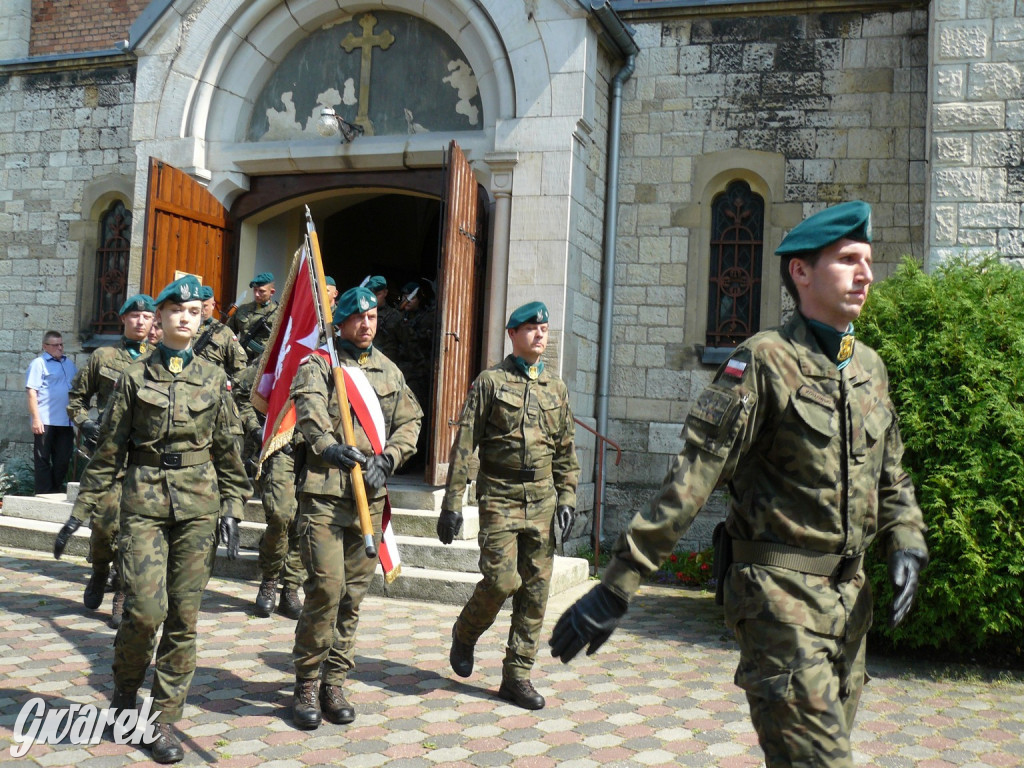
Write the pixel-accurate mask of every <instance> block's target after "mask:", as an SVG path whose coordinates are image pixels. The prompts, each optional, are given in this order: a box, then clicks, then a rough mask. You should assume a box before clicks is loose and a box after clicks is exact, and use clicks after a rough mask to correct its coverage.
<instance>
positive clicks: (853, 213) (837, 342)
mask: <svg viewBox="0 0 1024 768" xmlns="http://www.w3.org/2000/svg"><path fill="white" fill-rule="evenodd" d="M870 215H871V209H870V207H869V206H868V205H867V203H863V202H859V201H855V202H851V203H844V204H842V205H838V206H834V207H832V208H828V209H825V210H824V211H822V212H820V213H817V214H815V215H814V216H811V217H810V218H808V219H807V220H805V221H804V222H802V223H801V224H800V225H799V226H797V227H795V228H794V229H793V230H792V231H791V232H790V233H789V234H788V235H787V236H786V238H785V239H784V240H783V242H782V244H781V245H780V246H779V249H778V250H777V251H776V253H777V254H779V255H780V256H781V257H782V264H781V268H782V270H783V271H782V275H783V280H784V282H785V283H786V287H787V289H788V290H789V291H790V293H791V294H792V295H793V296H794V298H795V299H796V300H797V307H798V312H797V313H795V314H794V316H793V317H792V319H791V320H790V321H789V322H788V323H787V324H786V325H785V326H783V327H782V328H779V329H776V330H771V331H765V332H763V333H759V334H756V335H755V336H753V337H751V338H750V339H748V340H747V341H746V342H744V343H743V344H741V345H740V346H739V347H738V348H737V349H736V350H735V352H733V354H732V357H731V358H730V359H729V360H728V361H727V362H726V363H725V364H724V365H723V366H722V367H721V368H720V369H719V370H718V373H717V375H716V376H715V379H714V382H713V383H712V384H711V385H710V386H709V387H708V388H707V389H705V390H704V392H703V393H702V394H701V395H700V397H699V398H698V399H697V402H696V404H695V405H694V407H693V408H692V410H691V411H690V414H689V415H688V416H687V418H686V423H685V426H684V428H683V435H682V436H683V439H684V441H685V444H684V447H683V451H682V453H681V454H680V455H679V456H678V457H677V458H676V460H675V463H674V464H673V466H672V467H671V469H670V470H669V473H668V475H667V476H666V478H665V482H664V484H663V486H662V488H661V491H660V493H659V494H658V495H657V496H656V497H655V499H654V500H653V501H652V503H651V507H650V510H649V511H648V512H647V514H642V513H638V514H637V515H636V516H635V517H634V518H633V521H632V523H631V524H630V526H629V528H628V530H627V531H626V532H625V533H624V534H623V535H622V536H621V537H620V538H619V540H618V543H617V544H616V545H615V548H614V556H613V560H612V562H611V563H610V565H609V566H608V568H607V570H606V571H605V573H604V576H603V578H602V583H601V584H600V585H599V586H597V587H596V588H595V589H594V590H592V591H591V592H590V593H588V594H587V595H585V596H584V597H583V598H582V599H581V600H580V601H579V602H577V603H576V605H574V606H573V607H571V608H570V609H569V610H568V611H567V612H566V613H565V614H564V615H563V616H562V617H561V618H560V619H559V621H558V624H557V625H556V627H555V631H554V634H553V635H552V638H551V646H552V653H553V654H554V655H555V656H557V657H559V658H561V659H562V661H565V662H567V661H569V660H570V659H571V658H572V657H573V656H575V655H576V653H578V652H579V651H580V650H581V649H582V648H583V647H584V646H589V647H588V651H587V652H588V654H589V653H593V652H594V651H596V650H597V649H598V648H599V647H600V645H601V644H602V643H603V642H604V641H605V640H607V639H608V636H609V635H610V634H611V633H612V631H613V630H614V628H615V626H616V625H617V624H618V622H619V620H620V619H621V617H622V616H623V614H624V613H625V611H626V608H627V604H628V600H629V599H630V596H631V595H632V594H633V593H634V592H636V590H637V589H638V588H639V586H640V582H641V579H642V578H643V576H644V575H646V574H649V573H651V572H652V571H654V570H655V569H656V568H657V567H658V564H659V563H661V562H662V561H663V559H664V558H665V557H666V556H667V555H668V554H669V553H670V552H671V550H672V548H673V547H674V546H675V543H676V541H677V540H678V539H679V537H680V536H681V535H682V534H683V533H685V532H686V530H687V528H688V527H689V526H690V524H691V522H692V521H693V519H694V517H695V516H696V514H697V513H698V511H699V510H700V508H701V506H702V505H703V504H704V502H705V501H706V500H707V498H708V495H709V494H710V493H711V492H712V491H713V490H714V489H715V486H716V485H718V484H719V483H722V482H725V483H728V485H729V490H730V497H731V508H730V512H729V515H728V518H727V520H726V523H725V530H726V532H727V537H726V538H725V540H724V541H723V544H724V546H723V547H722V548H721V550H720V552H718V553H716V558H717V557H719V556H721V555H728V556H731V559H732V564H731V566H730V567H728V570H727V571H726V573H725V575H724V577H723V583H722V585H721V586H722V593H723V594H722V598H723V600H724V605H725V620H726V623H727V624H728V625H729V626H730V627H731V628H732V629H733V630H734V631H735V633H736V638H737V640H738V642H739V646H740V661H739V665H738V667H737V670H736V684H737V685H738V686H740V687H741V688H742V689H743V690H744V691H745V692H746V695H747V701H748V703H749V705H750V714H751V719H752V721H753V723H754V728H755V730H756V731H757V735H758V739H759V741H760V744H761V747H762V749H763V750H764V753H765V758H766V761H767V765H768V766H770V768H777V767H778V766H830V768H848V767H849V766H851V765H852V757H851V749H850V731H851V729H852V726H853V720H854V715H855V714H856V711H857V705H858V702H859V700H860V694H861V689H862V687H863V684H864V681H865V671H864V648H865V643H864V638H865V634H866V633H867V631H868V627H869V626H870V624H871V620H872V605H871V602H872V601H871V594H870V589H869V585H868V581H867V577H866V576H865V574H864V569H863V567H862V564H863V555H864V550H865V549H867V547H868V546H869V545H870V544H871V543H872V541H873V540H874V539H875V538H876V537H878V538H880V539H881V542H882V545H883V546H884V547H885V548H886V552H887V555H888V562H889V575H890V579H891V581H892V583H893V587H894V593H895V599H894V602H893V606H892V613H891V618H890V620H891V622H892V623H893V624H894V625H895V624H898V623H899V622H900V621H901V620H902V619H903V618H904V616H905V615H906V613H907V611H908V610H909V609H910V606H911V603H912V602H913V598H914V594H915V592H916V590H917V584H918V578H919V572H920V570H921V568H923V567H924V565H925V564H926V563H927V560H928V555H927V547H926V545H925V540H924V533H925V525H924V522H923V519H922V515H921V510H920V509H919V507H918V505H917V502H916V500H915V497H914V488H913V484H912V483H911V480H910V478H909V477H908V476H907V474H906V472H904V471H903V468H902V467H901V465H900V462H901V459H902V456H903V443H902V441H901V439H900V433H899V427H898V424H897V419H896V414H895V412H894V409H893V405H892V402H891V400H890V398H889V382H888V374H887V372H886V370H885V365H884V364H883V363H882V361H881V359H880V358H879V357H878V354H877V353H876V352H875V351H874V350H872V349H870V348H868V347H866V346H865V345H863V344H855V341H854V337H853V325H852V322H853V321H854V320H855V319H856V318H857V317H859V315H860V311H861V308H862V307H863V304H864V301H865V299H866V298H867V293H868V286H869V285H870V284H871V281H872V279H873V275H872V271H871V246H870V242H871V223H870V221H871V220H870Z"/></svg>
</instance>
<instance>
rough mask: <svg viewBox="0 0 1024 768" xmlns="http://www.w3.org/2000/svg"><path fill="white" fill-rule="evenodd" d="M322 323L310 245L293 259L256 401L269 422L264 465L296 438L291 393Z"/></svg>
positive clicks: (260, 371) (259, 371) (254, 395)
mask: <svg viewBox="0 0 1024 768" xmlns="http://www.w3.org/2000/svg"><path fill="white" fill-rule="evenodd" d="M319 338H320V321H319V320H318V318H317V312H316V299H315V298H314V296H313V273H312V268H311V266H310V255H309V246H308V243H303V245H302V248H300V249H299V250H298V251H296V253H295V257H294V258H293V259H292V267H291V270H290V272H289V273H288V282H287V283H285V288H284V294H283V295H282V297H281V308H280V309H279V310H278V319H277V322H275V323H274V329H273V331H272V332H271V335H270V339H269V340H268V342H267V351H266V352H265V353H264V355H263V357H262V358H261V359H260V365H259V368H258V369H257V371H256V381H255V384H254V386H253V390H252V395H251V396H250V398H249V399H250V400H251V401H252V404H253V406H255V407H256V409H257V410H259V411H260V412H262V413H265V414H266V415H267V421H266V423H265V424H264V425H263V449H262V450H261V451H260V467H261V468H262V466H263V462H264V461H265V460H266V458H267V457H268V456H270V455H271V454H272V453H274V451H277V450H280V449H281V448H283V447H284V446H285V445H287V444H288V443H290V442H291V439H292V433H293V432H294V431H295V404H294V403H292V401H291V397H290V392H291V386H292V379H294V378H295V372H296V371H297V370H298V369H299V364H300V363H301V362H302V361H303V360H305V359H306V358H307V357H308V356H309V353H310V352H312V351H313V350H315V349H316V348H317V341H318V339H319Z"/></svg>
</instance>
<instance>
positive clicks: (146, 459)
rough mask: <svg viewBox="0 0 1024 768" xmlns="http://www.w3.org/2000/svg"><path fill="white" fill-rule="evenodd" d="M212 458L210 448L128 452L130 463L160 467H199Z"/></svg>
mask: <svg viewBox="0 0 1024 768" xmlns="http://www.w3.org/2000/svg"><path fill="white" fill-rule="evenodd" d="M209 460H210V451H209V449H204V450H202V451H185V452H184V453H151V452H150V451H132V452H131V453H129V454H128V463H129V464H135V465H136V466H140V467H159V468H160V469H181V468H182V467H197V466H199V465H200V464H206V463H207V462H208V461H209Z"/></svg>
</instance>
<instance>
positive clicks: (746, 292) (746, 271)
mask: <svg viewBox="0 0 1024 768" xmlns="http://www.w3.org/2000/svg"><path fill="white" fill-rule="evenodd" d="M763 237H764V199H763V198H762V197H761V196H760V195H758V194H756V193H754V192H752V191H751V189H750V185H749V184H747V183H746V182H745V181H733V182H731V183H730V184H729V186H728V187H726V189H725V191H724V192H722V193H720V194H718V195H716V196H715V198H714V199H713V200H712V201H711V254H710V265H709V266H710V268H709V270H708V275H709V277H708V329H707V342H706V343H707V346H708V347H716V348H721V347H735V346H736V345H737V344H739V343H740V342H742V341H743V340H745V339H747V338H749V337H750V336H752V335H754V334H755V333H757V332H758V330H760V326H761V261H762V255H763V254H762V250H763Z"/></svg>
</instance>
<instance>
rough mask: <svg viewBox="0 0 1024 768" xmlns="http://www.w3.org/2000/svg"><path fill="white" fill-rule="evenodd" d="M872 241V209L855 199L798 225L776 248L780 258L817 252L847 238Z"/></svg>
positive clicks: (866, 241) (815, 215) (863, 241)
mask: <svg viewBox="0 0 1024 768" xmlns="http://www.w3.org/2000/svg"><path fill="white" fill-rule="evenodd" d="M844 237H845V238H849V239H850V240H858V241H860V242H862V243H870V242H871V206H870V205H868V204H867V203H865V202H864V201H863V200H851V201H850V202H848V203H840V204H839V205H833V206H832V207H831V208H826V209H825V210H823V211H819V212H818V213H816V214H814V215H813V216H808V217H807V218H806V219H804V220H803V221H801V222H800V223H799V224H797V225H796V226H795V227H793V229H791V230H790V232H789V234H788V235H786V236H785V237H784V238H783V239H782V243H781V244H780V245H779V247H778V248H776V249H775V254H776V255H777V256H795V255H797V254H801V253H814V252H816V251H820V250H821V249H822V248H824V247H825V246H827V245H832V243H834V242H836V241H837V240H842V239H843V238H844Z"/></svg>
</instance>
